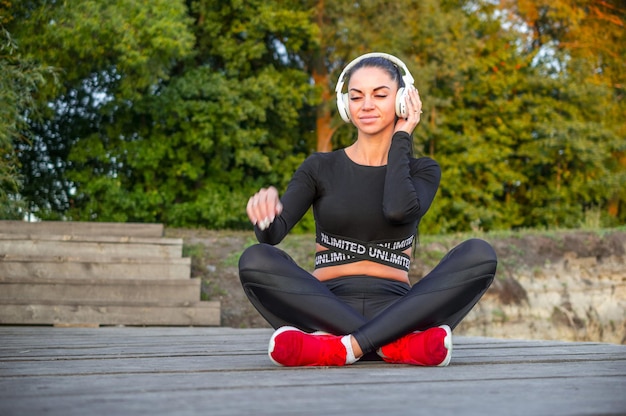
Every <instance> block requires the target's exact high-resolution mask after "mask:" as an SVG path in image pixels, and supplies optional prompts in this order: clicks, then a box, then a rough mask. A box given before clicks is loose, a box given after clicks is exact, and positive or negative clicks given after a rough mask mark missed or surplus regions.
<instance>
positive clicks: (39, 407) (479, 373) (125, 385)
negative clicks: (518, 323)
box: [0, 327, 626, 416]
mask: <svg viewBox="0 0 626 416" xmlns="http://www.w3.org/2000/svg"><path fill="white" fill-rule="evenodd" d="M270 334H271V330H268V329H252V330H250V329H232V328H111V327H107V328H100V329H89V328H64V329H60V328H45V327H39V328H31V327H0V339H1V340H2V343H0V414H3V415H4V414H7V415H14V414H15V415H17V414H42V413H45V414H49V415H64V416H65V415H69V416H72V415H78V414H81V415H84V414H85V413H88V414H90V415H110V414H126V415H139V414H151V415H152V414H156V415H161V414H162V415H170V414H185V415H201V414H202V415H205V414H207V413H209V414H211V415H239V414H255V415H257V414H259V415H265V414H268V415H270V414H271V415H276V414H279V415H280V414H285V415H292V414H298V415H300V414H304V415H307V414H311V415H317V414H328V415H335V414H359V415H370V414H371V415H378V414H390V415H395V414H398V415H412V414H436V415H444V416H445V415H455V416H458V415H464V416H465V415H470V416H473V415H480V416H488V415H528V414H541V415H555V416H560V415H573V414H576V415H598V414H607V415H608V414H611V415H617V414H624V412H625V411H626V399H625V398H624V395H623V392H624V391H625V390H624V387H626V365H625V363H626V347H625V346H621V345H611V344H598V343H562V342H553V341H551V342H537V341H523V340H495V339H486V338H468V337H457V336H455V337H454V341H455V353H454V357H453V361H452V364H451V365H450V366H449V367H446V368H423V367H412V366H404V365H391V364H386V363H381V362H376V363H373V362H359V363H357V364H355V365H353V366H347V367H339V368H319V367H317V368H315V367H314V368H282V367H276V366H274V365H272V364H271V363H270V362H269V359H268V358H267V355H266V348H267V340H268V338H269V336H270ZM594 352H599V353H600V355H602V357H603V358H602V360H596V361H592V358H593V357H594ZM490 353H493V354H494V355H496V356H497V357H498V358H497V359H496V360H493V361H492V360H490V359H489V355H490ZM544 354H546V355H548V356H549V357H550V358H548V359H546V358H545V357H544V356H543V355H544ZM476 357H482V360H481V361H480V362H477V361H476V360H475V359H476ZM559 357H562V358H561V359H559ZM572 357H577V358H575V359H572Z"/></svg>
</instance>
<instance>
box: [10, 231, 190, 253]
mask: <svg viewBox="0 0 626 416" xmlns="http://www.w3.org/2000/svg"><path fill="white" fill-rule="evenodd" d="M182 249H183V240H182V239H181V238H141V237H111V236H100V237H95V236H69V235H25V234H3V233H0V255H3V254H4V255H6V254H10V255H26V256H68V255H71V256H76V257H83V256H105V255H106V256H109V257H159V258H175V257H182Z"/></svg>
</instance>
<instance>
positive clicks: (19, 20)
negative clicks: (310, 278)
mask: <svg viewBox="0 0 626 416" xmlns="http://www.w3.org/2000/svg"><path fill="white" fill-rule="evenodd" d="M586 3H589V2H588V1H587V0H585V1H582V2H580V5H574V4H572V3H571V2H565V1H560V0H556V1H551V2H548V1H546V0H534V1H532V2H521V1H516V0H509V1H504V2H500V4H499V5H496V4H495V3H493V2H488V1H461V2H459V1H451V0H450V1H448V0H445V1H437V0H423V1H417V0H402V1H397V2H394V4H393V5H390V4H389V2H387V1H382V0H366V1H360V2H354V1H348V0H341V1H334V2H318V1H314V0H308V1H296V0H287V1H279V0H273V1H263V0H251V1H246V2H244V1H241V0H231V1H218V0H195V1H191V0H189V1H183V0H167V1H166V0H154V1H150V2H137V1H133V0H112V1H106V2H104V1H99V0H84V1H81V2H53V1H48V0H30V1H24V2H19V3H17V2H16V3H15V4H13V3H10V2H4V3H1V4H0V19H1V20H0V21H2V22H3V23H4V24H5V25H6V26H7V28H8V30H9V31H10V32H11V34H12V35H13V36H14V37H15V38H16V39H17V40H18V41H19V45H20V55H11V54H8V55H7V54H6V53H5V51H6V50H7V49H2V54H3V55H2V60H0V65H1V66H0V71H2V73H1V74H0V75H2V77H1V78H0V94H4V95H2V99H3V103H4V101H5V100H7V102H8V103H9V104H10V105H8V106H4V105H3V106H2V108H0V111H8V112H9V113H8V114H9V115H8V116H7V117H6V118H5V117H4V116H3V117H1V118H0V151H1V152H2V154H1V155H0V156H2V159H1V162H0V163H3V165H0V169H4V170H0V180H2V181H5V179H4V178H10V179H9V180H8V182H6V181H5V182H3V183H2V193H0V198H4V200H5V201H20V202H23V203H27V204H28V207H27V209H28V212H31V213H34V214H35V215H36V216H38V217H40V218H43V219H74V220H90V221H94V220H95V221H139V222H163V223H165V224H167V225H168V226H170V227H188V226H199V227H207V228H215V229H217V228H234V229H237V228H249V223H248V221H247V219H246V215H245V204H246V201H247V199H248V197H249V195H251V194H252V193H253V192H255V191H256V190H257V189H258V188H259V187H261V186H268V185H275V186H277V187H278V188H279V189H281V190H282V189H284V188H285V187H286V185H287V183H288V181H289V179H290V177H291V175H292V173H293V171H294V170H295V169H296V168H297V166H298V165H299V164H300V163H301V162H302V160H303V159H304V158H305V157H306V156H307V155H308V154H309V153H310V152H311V151H312V149H313V148H314V147H315V146H314V145H313V143H314V137H315V132H314V129H315V126H316V118H317V117H318V116H319V114H321V112H320V111H319V110H321V109H324V110H328V109H329V108H334V96H332V97H330V98H325V101H321V97H322V94H323V93H324V91H332V90H333V88H334V84H333V83H334V81H335V80H336V77H337V76H338V74H339V72H340V71H341V70H342V68H343V66H344V65H345V63H347V62H348V61H349V60H352V59H353V58H354V57H356V56H358V55H360V54H362V53H365V52H369V51H374V50H377V51H385V52H389V53H392V54H394V55H396V56H398V57H400V58H401V59H403V60H404V61H405V62H406V63H407V64H408V66H409V68H410V69H411V72H412V74H413V75H414V77H415V79H416V85H417V87H418V89H419V90H420V94H421V97H422V100H423V102H424V114H423V116H424V117H423V119H422V120H423V121H422V123H421V124H420V126H419V127H418V129H417V130H416V132H415V150H416V152H417V153H418V154H424V155H428V156H431V157H433V158H434V159H436V160H437V161H438V162H439V163H440V165H441V166H442V170H443V178H442V186H441V189H440V192H439V194H438V196H437V198H436V200H435V203H434V205H433V208H431V212H430V213H429V214H428V215H427V216H426V218H425V219H424V221H423V222H422V232H424V233H448V232H456V231H466V230H474V231H477V230H485V231H488V230H505V229H515V228H532V227H542V228H555V227H578V226H581V225H585V224H589V223H590V221H594V223H597V224H598V225H602V226H606V225H611V226H615V225H620V224H624V223H626V209H625V208H624V206H625V204H626V191H625V190H624V189H625V188H624V186H623V184H624V183H626V180H625V179H626V177H625V176H626V139H625V137H626V130H625V129H626V127H624V126H625V125H624V123H623V119H624V116H625V114H626V103H625V101H626V100H624V99H623V97H624V86H623V85H624V79H623V74H624V73H625V72H624V68H623V62H624V58H625V57H624V47H623V44H624V42H622V41H623V40H624V31H623V26H621V27H622V29H620V26H619V24H617V23H615V22H617V21H622V22H623V21H624V20H625V18H626V15H625V13H626V11H624V10H622V9H620V8H615V7H613V8H608V9H602V7H605V4H604V3H603V5H601V6H602V7H600V6H598V7H600V8H601V9H602V10H601V11H600V12H598V10H600V9H598V8H595V9H594V8H588V7H585V4H586ZM613 3H614V2H613V1H612V0H610V1H608V3H606V4H608V5H609V6H610V5H611V4H613ZM496 6H497V7H496ZM531 6H532V7H531ZM594 10H595V11H594ZM589 13H596V15H589ZM6 16H10V18H7V17H6ZM594 19H595V20H594ZM598 19H599V20H600V21H604V22H608V23H607V24H609V25H611V26H608V28H607V31H606V33H603V34H602V36H601V40H598V41H596V40H593V41H591V42H589V43H588V44H585V45H586V46H584V47H582V46H580V45H579V46H576V42H575V41H576V38H575V36H576V34H578V35H580V36H583V35H584V36H585V38H587V37H588V36H587V35H588V34H589V33H591V32H589V30H590V29H586V28H588V27H594V28H596V29H597V28H598V26H597V23H594V22H596V21H598ZM603 19H604V20H603ZM615 19H617V20H615ZM620 19H622V20H620ZM611 22H613V23H611ZM371 27H375V28H376V30H371ZM533 28H535V29H536V28H538V29H537V33H534V32H532V31H531V30H529V29H533ZM564 28H567V30H564ZM589 45H590V46H589ZM607 50H610V51H614V52H607ZM20 65H21V66H20ZM620 65H621V66H620ZM320 66H324V68H323V70H321V69H320ZM49 67H54V68H57V73H58V74H59V80H60V82H59V83H58V84H55V83H45V82H43V81H45V79H46V78H45V71H46V70H45V69H44V68H49ZM15 69H17V71H14V70H15ZM31 69H32V71H31ZM11 71H14V72H11ZM6 74H9V75H6ZM315 74H317V75H319V74H326V75H329V76H328V78H325V77H318V78H314V75H315ZM314 80H315V81H314ZM320 80H321V81H320ZM314 82H328V83H329V85H319V84H318V85H314ZM6 94H8V95H6ZM5 96H6V97H9V98H8V99H7V98H5ZM19 100H26V101H21V102H20V101H19ZM333 111H334V110H333ZM35 113H37V114H40V115H41V117H39V118H36V117H32V115H33V114H35ZM2 115H4V113H2ZM5 120H8V121H9V123H13V124H12V125H11V126H12V127H7V126H6V124H1V123H3V122H5ZM20 120H21V121H20ZM26 121H27V122H28V126H26V124H25V122H26ZM20 123H21V124H20ZM332 124H333V126H332V128H333V129H335V128H336V130H335V134H334V136H333V145H334V147H335V148H338V147H342V146H345V145H347V144H349V143H350V142H351V141H352V140H353V139H354V130H353V127H352V126H350V125H346V124H343V123H341V122H340V121H339V118H338V117H337V116H336V115H335V120H334V121H333V123H332ZM26 127H28V129H26ZM10 129H13V130H10ZM9 131H11V133H10V134H9V133H7V132H9ZM22 131H24V132H26V131H29V132H30V133H29V135H28V136H23V137H25V138H27V139H28V140H18V139H17V138H18V137H19V135H20V134H22V133H21V132H22ZM7 138H10V139H8V140H10V141H11V142H12V144H9V142H8V141H7ZM11 146H12V148H11ZM12 155H17V158H19V160H17V159H15V157H13V156H12ZM11 157H13V159H11ZM7 161H9V162H8V163H7ZM18 171H19V172H18ZM18 173H19V175H20V178H21V179H22V182H21V183H20V182H17V179H18V176H17V174H18ZM6 184H9V185H10V186H9V185H6ZM0 202H2V200H1V199H0ZM619 204H622V205H621V208H620V205H619ZM609 205H610V206H611V207H612V211H611V214H610V215H609V209H608V207H609ZM3 206H5V205H4V204H3ZM13 212H14V213H15V212H19V209H18V210H17V211H16V210H15V209H14V210H13ZM2 215H5V216H6V215H7V214H2ZM312 230H313V221H312V216H311V215H310V214H308V215H307V216H306V217H305V219H304V220H303V221H302V222H301V224H300V225H299V228H298V230H296V231H307V232H310V231H312Z"/></svg>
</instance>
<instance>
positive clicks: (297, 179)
mask: <svg viewBox="0 0 626 416" xmlns="http://www.w3.org/2000/svg"><path fill="white" fill-rule="evenodd" d="M317 169H319V166H318V162H317V161H316V158H315V157H314V156H311V157H309V158H307V159H306V160H305V161H304V162H303V163H302V165H301V166H300V167H299V168H298V169H297V170H296V172H295V173H294V175H293V177H292V178H291V181H290V182H289V185H288V186H287V189H286V191H285V193H284V194H283V196H282V197H281V198H280V202H281V203H282V205H283V211H282V212H281V214H280V215H278V216H277V217H276V218H275V219H274V221H273V222H272V224H271V225H270V226H269V227H268V228H267V229H265V230H263V231H261V230H260V229H259V227H258V226H256V225H255V226H254V233H255V235H256V237H257V240H258V241H259V242H261V243H267V244H272V245H276V244H278V243H280V242H281V241H282V240H283V239H284V238H285V236H286V235H287V234H288V233H289V231H290V230H291V229H292V228H293V226H294V225H296V223H297V222H298V221H300V219H301V218H302V217H303V216H304V214H305V213H306V212H307V210H308V209H309V208H310V207H311V204H312V203H313V201H314V200H315V197H316V195H317V187H316V181H315V174H316V171H317Z"/></svg>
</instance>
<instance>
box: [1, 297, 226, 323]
mask: <svg viewBox="0 0 626 416" xmlns="http://www.w3.org/2000/svg"><path fill="white" fill-rule="evenodd" d="M0 325H59V326H64V325H69V326H73V325H75V326H99V325H129V326H219V325H220V302H219V301H209V302H194V303H189V304H182V305H181V304H173V303H160V304H155V303H144V304H139V303H137V304H133V305H123V304H119V303H108V304H107V303H104V302H98V303H86V302H85V303H56V304H46V303H41V302H39V303H32V304H20V303H4V304H0Z"/></svg>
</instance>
